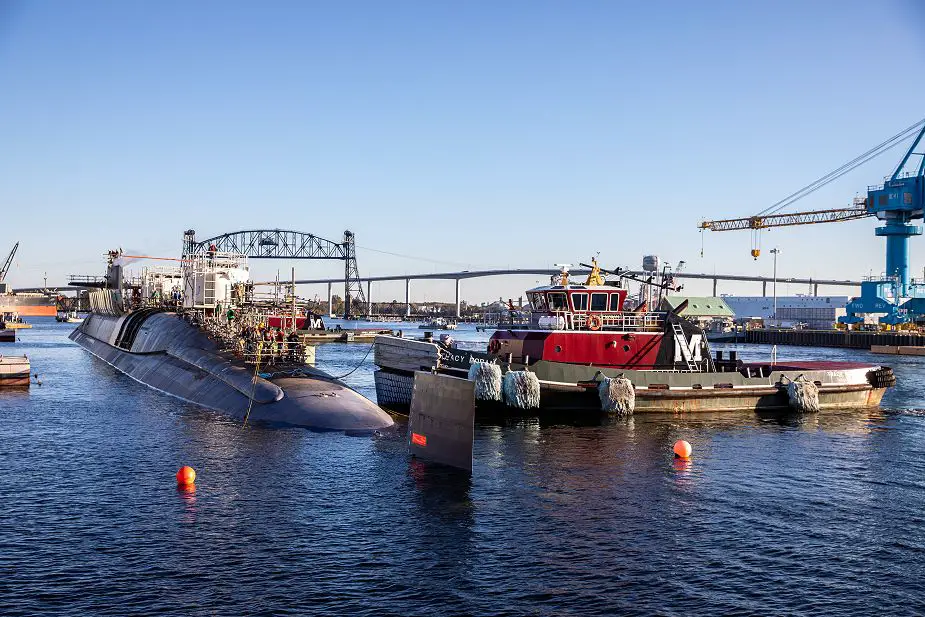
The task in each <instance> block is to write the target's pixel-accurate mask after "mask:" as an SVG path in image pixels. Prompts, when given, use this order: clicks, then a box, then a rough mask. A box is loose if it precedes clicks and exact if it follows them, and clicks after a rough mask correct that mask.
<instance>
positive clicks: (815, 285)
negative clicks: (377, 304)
mask: <svg viewBox="0 0 925 617" xmlns="http://www.w3.org/2000/svg"><path fill="white" fill-rule="evenodd" d="M588 272H589V270H587V269H579V270H571V271H570V274H571V275H573V276H575V277H583V276H587V275H588ZM558 273H559V270H558V269H556V268H514V269H498V270H462V271H459V272H435V273H430V274H395V275H391V276H370V277H361V279H360V280H361V281H365V282H366V298H367V300H368V301H369V302H370V303H372V299H371V298H372V296H371V295H370V294H371V292H372V290H371V285H372V283H373V282H377V283H378V282H384V281H405V314H406V315H410V314H411V281H415V280H440V281H456V316H457V317H460V295H459V292H460V283H461V281H462V280H464V279H474V278H485V277H490V276H511V275H524V276H537V275H540V276H543V275H545V276H553V275H555V274H558ZM627 274H631V275H634V276H647V275H648V274H650V273H649V272H642V271H639V270H633V271H627ZM673 276H674V278H676V279H691V280H697V279H699V280H712V281H713V295H714V296H715V295H717V285H718V283H719V281H737V282H754V283H761V295H763V296H766V295H768V294H767V291H768V283H773V282H774V280H775V279H773V278H771V277H767V276H749V275H745V274H705V273H696V272H679V273H675V274H674V275H673ZM776 280H777V282H778V283H795V284H801V285H810V286H812V290H813V295H815V296H818V295H819V286H820V285H826V286H835V287H852V288H859V287H860V286H861V282H860V281H850V280H843V281H840V280H835V279H813V278H799V277H780V276H779V277H777V279H776ZM335 283H343V279H334V278H325V279H296V284H297V285H323V284H327V286H328V314H331V313H332V312H333V311H332V310H331V309H332V308H333V295H332V294H333V289H334V284H335ZM258 284H261V285H273V284H275V283H273V282H266V283H258ZM848 295H853V294H851V293H849V294H848Z"/></svg>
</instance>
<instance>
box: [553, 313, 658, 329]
mask: <svg viewBox="0 0 925 617" xmlns="http://www.w3.org/2000/svg"><path fill="white" fill-rule="evenodd" d="M552 315H554V316H556V317H561V318H562V319H563V320H564V325H565V329H566V330H591V329H592V328H591V323H590V322H591V319H592V318H594V317H596V318H598V319H599V320H600V327H599V328H595V329H600V330H636V331H660V330H663V329H664V327H665V313H573V312H571V311H555V312H553V313H552Z"/></svg>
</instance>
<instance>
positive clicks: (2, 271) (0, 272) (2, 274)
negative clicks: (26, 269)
mask: <svg viewBox="0 0 925 617" xmlns="http://www.w3.org/2000/svg"><path fill="white" fill-rule="evenodd" d="M18 248H19V242H17V243H16V244H15V245H13V250H12V251H10V255H9V257H7V258H6V263H4V264H3V267H2V268H0V283H2V282H3V279H5V278H6V273H7V272H9V271H10V266H11V265H13V257H15V256H16V249H18Z"/></svg>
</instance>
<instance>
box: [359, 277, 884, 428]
mask: <svg viewBox="0 0 925 617" xmlns="http://www.w3.org/2000/svg"><path fill="white" fill-rule="evenodd" d="M590 267H591V271H590V274H589V275H588V278H587V280H586V281H585V282H584V283H583V284H573V283H572V282H571V281H570V280H569V273H568V270H567V268H563V270H562V272H561V273H560V274H559V275H556V276H554V277H553V280H552V281H551V284H550V285H546V286H541V287H535V288H533V289H530V290H528V291H527V297H528V298H529V301H530V307H531V309H532V314H531V317H530V321H529V323H526V324H522V325H517V324H511V325H499V327H498V329H497V330H496V331H495V332H494V334H492V336H491V339H490V340H489V341H488V346H487V349H486V350H485V351H484V352H482V351H471V350H465V349H459V348H455V347H452V346H448V345H446V344H445V343H441V342H437V341H414V340H409V339H402V338H398V337H387V336H382V337H378V338H377V339H376V354H375V358H376V364H377V366H378V370H377V371H376V373H375V380H376V392H377V397H378V401H379V404H380V405H382V406H385V407H389V408H394V409H396V410H403V409H405V408H406V407H407V405H408V404H410V396H411V385H412V383H413V374H414V372H415V371H418V370H424V371H437V372H440V373H444V374H448V375H456V376H460V377H467V378H470V379H473V380H475V381H476V398H477V399H480V402H479V408H483V407H484V408H492V409H496V408H497V407H498V406H501V407H507V408H512V409H517V408H520V409H525V408H539V409H541V410H573V409H596V410H599V411H600V410H607V411H613V410H614V408H618V409H622V410H623V412H626V411H627V408H628V407H629V409H628V411H629V412H633V411H635V412H636V413H641V412H696V411H727V410H729V411H732V410H781V409H787V408H793V407H798V408H800V407H802V408H803V409H802V410H803V411H816V410H819V409H837V408H861V407H876V406H878V405H879V404H880V400H881V398H882V397H883V394H884V392H885V391H886V388H888V387H890V386H892V385H894V384H895V383H896V378H895V376H894V375H893V371H892V369H890V368H889V367H885V366H880V365H874V364H863V363H852V362H807V361H799V362H779V361H776V360H773V361H769V362H743V361H741V360H739V359H738V358H737V357H736V352H735V351H730V352H729V357H728V358H724V357H723V353H722V352H717V353H716V356H715V357H714V356H713V355H712V354H711V351H710V347H709V343H708V341H707V337H706V334H705V333H704V332H703V330H702V329H701V328H700V327H698V326H697V325H696V324H694V323H692V322H690V321H688V320H686V319H684V318H683V317H681V316H680V314H679V313H681V312H682V311H683V309H684V308H685V305H684V304H682V305H680V306H678V307H676V308H675V309H674V310H672V311H650V310H648V307H647V303H641V304H640V305H639V306H637V307H635V308H633V309H628V308H627V306H626V304H627V295H628V290H627V289H626V288H625V287H624V284H623V281H624V280H626V279H631V280H637V281H639V282H642V283H647V284H651V285H656V286H659V287H660V288H661V289H662V290H663V291H667V289H668V285H669V284H670V283H669V282H667V281H666V282H662V281H659V282H654V283H653V282H651V281H645V280H640V279H635V278H634V277H632V276H631V275H630V274H628V273H626V272H624V271H622V270H616V271H612V272H611V271H605V270H602V269H601V268H600V267H599V266H598V265H597V261H596V259H595V260H592V265H591V266H590ZM605 274H606V275H614V276H616V280H611V281H607V280H605V277H604V275H605ZM479 365H486V366H487V367H488V368H486V367H480V366H479ZM493 373H494V375H492V374H493ZM620 392H622V394H620ZM615 393H617V394H615ZM618 394H619V395H618ZM618 399H619V400H618Z"/></svg>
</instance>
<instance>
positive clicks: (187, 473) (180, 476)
mask: <svg viewBox="0 0 925 617" xmlns="http://www.w3.org/2000/svg"><path fill="white" fill-rule="evenodd" d="M195 481H196V470H195V469H193V468H192V467H189V466H188V465H184V466H183V467H180V470H179V471H178V472H177V486H191V485H192V484H193V482H195Z"/></svg>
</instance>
